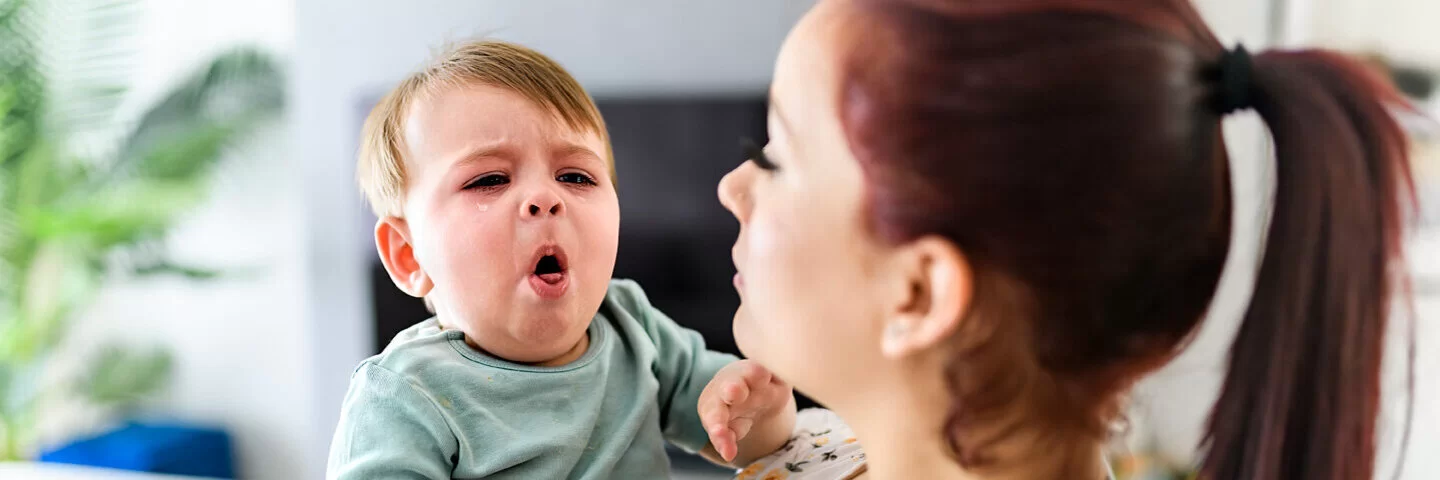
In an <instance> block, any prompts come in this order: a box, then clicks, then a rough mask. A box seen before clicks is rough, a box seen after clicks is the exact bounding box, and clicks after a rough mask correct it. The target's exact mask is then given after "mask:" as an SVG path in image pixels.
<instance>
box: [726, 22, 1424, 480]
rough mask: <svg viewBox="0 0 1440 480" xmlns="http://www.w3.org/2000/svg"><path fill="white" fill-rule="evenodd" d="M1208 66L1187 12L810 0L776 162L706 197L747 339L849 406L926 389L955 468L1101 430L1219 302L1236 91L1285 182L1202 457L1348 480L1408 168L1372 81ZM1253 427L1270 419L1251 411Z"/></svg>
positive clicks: (1303, 58) (1279, 66)
mask: <svg viewBox="0 0 1440 480" xmlns="http://www.w3.org/2000/svg"><path fill="white" fill-rule="evenodd" d="M1224 55H1225V51H1224V49H1223V48H1222V47H1221V45H1220V44H1219V43H1218V42H1217V41H1216V39H1215V38H1214V37H1213V35H1212V34H1210V33H1209V31H1208V30H1207V29H1206V28H1205V26H1204V25H1203V23H1202V22H1201V21H1200V19H1199V16H1198V15H1197V14H1196V12H1195V10H1194V9H1193V8H1192V7H1191V6H1190V5H1189V4H1188V3H1187V2H1184V1H1178V0H1176V1H1171V0H1149V1H1139V0H1136V1H1114V0H1093V1H1082V0H1068V1H1065V0H1050V1H1042V0H1029V1H1016V2H976V1H938V0H931V1H925V0H828V1H822V2H821V3H820V4H819V5H818V6H817V7H816V9H815V10H814V11H813V12H812V13H811V14H810V15H809V16H807V17H806V18H805V19H804V20H802V22H801V23H800V25H798V26H797V27H796V28H795V30H794V32H792V34H791V37H790V38H789V39H788V40H787V42H786V45H785V47H784V48H783V49H782V52H781V55H780V58H779V60H778V61H777V64H776V72H775V81H774V85H773V90H772V95H773V97H774V99H773V101H772V110H771V116H770V119H771V121H770V131H771V138H772V142H771V144H770V145H769V147H768V148H767V149H766V151H765V152H766V155H767V156H768V157H770V159H771V162H773V163H775V164H776V165H777V166H778V168H777V169H765V168H762V165H761V164H762V163H764V162H763V161H757V162H751V163H747V164H746V165H744V166H742V167H741V168H739V169H737V170H736V171H735V172H734V173H732V174H731V175H730V176H729V177H727V179H726V180H725V182H724V183H722V185H721V192H720V193H721V197H722V200H723V201H724V202H725V203H726V205H727V206H728V207H729V208H731V210H733V211H734V212H735V213H736V216H737V217H738V218H739V219H740V220H741V223H742V233H741V238H740V240H739V241H738V242H737V245H736V252H735V253H736V263H737V267H738V268H739V270H740V272H741V274H742V278H743V282H744V285H743V287H742V288H741V290H742V297H743V306H742V308H741V311H740V312H739V313H738V314H737V318H736V327H735V329H736V337H737V341H738V342H739V344H740V346H741V348H742V349H743V350H744V351H745V352H746V353H747V354H748V355H750V356H752V357H754V358H756V359H759V360H760V361H762V362H764V363H766V364H767V365H769V366H771V368H773V369H775V370H776V371H777V372H778V373H779V374H780V375H781V376H784V377H787V378H788V379H789V380H791V381H792V382H793V383H794V384H795V385H796V386H797V387H799V388H800V389H801V390H802V391H805V392H807V393H810V394H812V395H814V396H816V397H817V398H818V399H819V400H820V401H822V402H825V403H829V404H831V405H832V406H835V407H837V408H839V409H841V410H844V409H845V408H846V407H847V406H848V405H845V404H847V403H849V404H855V405H863V404H867V403H870V404H873V402H875V401H878V400H877V399H882V398H883V397H884V395H885V394H886V392H888V391H889V390H888V389H887V387H894V386H895V385H893V384H888V385H887V384H886V382H893V381H896V380H895V379H900V380H899V381H905V382H912V383H913V382H921V383H923V382H925V381H926V379H925V378H918V379H917V378H912V376H913V375H931V376H934V377H935V378H934V380H935V381H936V382H940V383H941V384H942V385H944V390H945V392H946V395H947V396H948V397H949V398H946V399H944V402H942V403H943V404H944V405H946V410H947V411H945V412H942V413H943V415H942V416H941V417H942V418H944V422H943V423H944V425H943V427H940V426H937V431H943V435H944V436H946V437H947V439H948V441H950V442H951V444H952V447H953V449H954V451H955V452H954V453H956V454H957V456H958V459H959V460H960V462H961V463H962V464H964V465H967V466H972V467H975V466H981V465H985V464H987V463H995V462H999V461H1002V460H1003V459H1000V458H994V457H995V455H993V453H994V452H990V451H987V450H988V449H987V446H989V445H991V444H993V443H994V442H998V441H1001V440H1003V437H1004V436H1005V434H1006V432H1015V431H1021V430H1026V428H1013V427H1017V426H1018V424H1023V425H1024V426H1026V427H1030V428H1032V429H1041V430H1043V431H1044V432H1046V433H1047V435H1049V436H1050V438H1052V439H1057V441H1062V442H1064V441H1080V440H1084V439H1089V440H1092V441H1098V440H1099V439H1100V438H1101V437H1102V436H1103V435H1104V426H1105V425H1106V423H1107V422H1109V421H1111V420H1114V418H1115V417H1116V416H1117V415H1118V409H1119V404H1118V402H1119V398H1120V394H1121V393H1122V392H1123V391H1124V390H1125V389H1126V388H1128V386H1129V385H1130V384H1131V383H1132V382H1133V381H1135V380H1136V379H1137V378H1138V377H1139V375H1141V374H1143V373H1145V372H1147V371H1150V370H1153V369H1154V368H1156V367H1158V366H1160V365H1162V364H1163V363H1164V362H1166V361H1167V360H1168V359H1169V358H1171V357H1172V356H1173V355H1174V354H1175V353H1176V352H1177V350H1178V349H1179V348H1181V347H1182V346H1183V343H1184V341H1185V339H1186V338H1188V336H1189V335H1190V334H1191V333H1192V332H1193V331H1194V330H1195V328H1196V327H1197V325H1198V324H1199V322H1200V320H1201V318H1202V317H1203V316H1204V313H1205V311H1206V308H1207V307H1208V305H1209V302H1210V299H1211V297H1212V296H1213V294H1214V291H1215V287H1216V285H1217V283H1218V281H1219V277H1220V272H1221V268H1222V266H1223V264H1224V263H1225V257H1226V254H1227V252H1228V245H1229V239H1230V223H1231V200H1230V187H1229V168H1228V165H1227V159H1226V155H1225V150H1224V144H1223V139H1222V138H1221V135H1220V128H1219V126H1220V120H1221V117H1222V116H1223V115H1224V114H1225V113H1226V111H1227V110H1228V108H1226V107H1225V106H1224V105H1222V103H1223V101H1224V100H1226V99H1227V98H1228V99H1230V100H1233V99H1234V97H1236V96H1237V95H1238V96H1241V97H1245V96H1247V95H1248V96H1249V100H1250V101H1249V102H1248V105H1244V106H1253V107H1254V108H1256V109H1257V110H1258V111H1259V113H1260V114H1261V115H1262V117H1264V118H1265V119H1266V121H1267V123H1268V124H1269V125H1270V128H1271V130H1272V133H1273V134H1274V135H1275V140H1276V143H1277V153H1278V157H1279V158H1278V172H1279V174H1278V180H1279V186H1278V190H1277V193H1276V205H1275V220H1274V221H1273V226H1272V229H1271V232H1270V233H1269V236H1268V239H1269V240H1268V241H1269V246H1268V247H1267V251H1268V252H1270V253H1269V254H1267V255H1266V259H1265V264H1264V265H1263V266H1262V270H1261V273H1260V279H1259V281H1258V286H1257V291H1256V293H1255V295H1256V297H1255V300H1254V302H1252V303H1253V304H1252V307H1251V311H1250V312H1249V313H1248V314H1247V319H1246V321H1245V327H1244V328H1242V332H1241V334H1240V336H1239V338H1237V341H1236V345H1235V350H1234V352H1233V358H1232V361H1233V362H1236V363H1245V365H1243V366H1244V367H1245V368H1244V369H1235V368H1232V370H1235V371H1237V373H1232V374H1231V375H1230V376H1229V377H1228V378H1227V383H1226V386H1225V391H1224V393H1223V395H1222V399H1221V401H1220V403H1219V404H1217V411H1216V415H1215V417H1214V418H1213V419H1212V421H1211V431H1210V438H1209V441H1210V442H1211V447H1212V453H1211V454H1210V455H1209V457H1208V459H1207V464H1206V468H1207V470H1208V471H1209V472H1210V473H1211V474H1212V475H1215V476H1217V477H1223V478H1259V477H1264V478H1273V477H1276V476H1280V477H1285V478H1330V477H1321V476H1304V477H1299V476H1298V475H1318V472H1334V474H1335V475H1337V476H1336V477H1335V478H1358V477H1354V476H1352V475H1350V474H1352V473H1354V472H1359V471H1366V472H1368V468H1369V465H1370V461H1371V460H1370V457H1369V455H1368V454H1361V455H1358V456H1357V455H1355V454H1353V453H1347V454H1346V455H1339V454H1338V452H1355V451H1363V452H1370V451H1371V450H1372V448H1371V444H1370V440H1369V437H1368V435H1369V432H1371V431H1372V430H1373V417H1374V413H1375V405H1374V401H1373V397H1374V392H1378V383H1377V380H1376V379H1377V378H1378V372H1377V370H1378V365H1379V363H1378V356H1377V355H1378V352H1379V348H1380V347H1379V345H1380V343H1379V339H1380V336H1381V334H1382V332H1383V330H1384V328H1383V325H1384V314H1385V303H1386V302H1385V299H1386V297H1387V296H1388V293H1389V292H1390V290H1391V288H1390V286H1389V285H1390V277H1389V276H1388V270H1387V268H1388V266H1389V263H1388V262H1389V261H1390V260H1392V259H1393V258H1394V257H1395V256H1396V255H1397V254H1398V246H1397V245H1396V244H1397V239H1398V231H1399V227H1400V219H1399V210H1400V209H1399V206H1398V200H1397V198H1398V197H1399V196H1400V194H1399V191H1400V190H1401V187H1400V186H1401V185H1402V184H1403V181H1402V179H1403V178H1404V177H1405V173H1404V164H1403V147H1402V142H1403V138H1402V137H1401V135H1400V134H1399V131H1398V129H1397V128H1396V127H1395V125H1394V123H1393V121H1391V120H1390V119H1389V117H1388V116H1387V115H1386V113H1385V111H1384V107H1383V106H1382V105H1381V104H1380V100H1382V99H1384V96H1385V95H1384V94H1388V90H1385V89H1382V88H1380V87H1379V86H1378V84H1376V83H1371V82H1370V79H1369V78H1368V77H1365V76H1364V75H1363V74H1362V73H1361V71H1360V70H1359V69H1357V68H1355V67H1354V66H1353V65H1351V64H1349V63H1348V62H1345V61H1343V60H1342V59H1339V58H1338V57H1335V56H1333V55H1327V54H1322V53H1315V52H1301V53H1266V54H1262V55H1260V56H1258V57H1257V58H1255V59H1254V62H1253V66H1254V71H1253V75H1250V76H1249V79H1248V80H1249V81H1246V82H1244V83H1243V84H1242V85H1240V86H1238V87H1237V86H1235V85H1234V84H1233V83H1231V84H1230V86H1229V87H1228V88H1229V90H1226V88H1227V86H1226V82H1225V81H1222V80H1226V79H1222V76H1223V74H1224V73H1225V72H1222V68H1221V67H1222V64H1223V63H1224V62H1221V60H1222V57H1223V56H1224ZM1247 61H1248V60H1247V59H1245V58H1236V59H1234V61H1233V62H1230V63H1231V64H1233V65H1232V66H1238V68H1242V69H1243V67H1245V66H1247V65H1249V63H1246V62H1247ZM1234 72H1235V70H1234V69H1232V70H1231V72H1230V73H1234ZM1245 73H1246V72H1241V75H1242V76H1243V75H1244V74H1245ZM1234 78H1236V77H1235V76H1234V75H1231V76H1230V77H1228V79H1234ZM1227 94H1228V95H1229V96H1228V97H1226V95H1227ZM1342 332H1345V333H1344V334H1342ZM1282 333H1284V335H1282ZM1289 346H1293V349H1292V350H1289V351H1284V350H1280V349H1286V348H1289ZM1357 352H1358V353H1357ZM1342 354H1343V355H1342ZM1372 360H1373V361H1372ZM1319 369H1324V370H1325V371H1328V372H1332V374H1327V375H1325V378H1324V379H1317V378H1306V377H1305V375H1304V374H1306V373H1313V371H1316V370H1319ZM930 370H933V371H930ZM1306 370H1310V371H1308V372H1307V371H1306ZM1331 377H1335V378H1333V379H1332V378H1331ZM1338 377H1345V378H1344V380H1343V381H1345V382H1349V384H1350V385H1351V387H1350V388H1352V389H1353V391H1354V392H1360V393H1358V394H1355V393H1352V394H1346V393H1344V392H1342V391H1341V389H1342V388H1343V385H1338V384H1334V382H1339V381H1341V380H1339V379H1338ZM1357 385H1358V386H1357ZM1266 409H1268V411H1267V413H1268V414H1271V415H1272V418H1273V419H1274V420H1275V421H1276V422H1277V423H1274V424H1272V425H1260V426H1258V427H1253V428H1252V426H1251V424H1248V423H1246V419H1245V418H1243V415H1242V412H1245V411H1261V410H1266ZM1232 417H1235V418H1232ZM1007 423H1010V424H1017V425H1002V424H1007ZM1312 431H1313V432H1317V433H1318V432H1327V433H1334V434H1337V435H1340V436H1341V437H1343V438H1339V439H1337V438H1330V437H1326V439H1325V440H1324V441H1321V442H1314V444H1309V443H1305V442H1310V439H1309V438H1307V434H1308V433H1310V432H1312ZM1362 433H1363V434H1364V435H1361V434H1362ZM1244 442H1250V443H1248V444H1247V443H1244ZM1332 453H1333V454H1334V455H1331V454H1332ZM1346 456H1348V457H1349V458H1348V459H1337V458H1339V457H1346ZM1357 457H1363V458H1357ZM1247 469H1248V470H1247Z"/></svg>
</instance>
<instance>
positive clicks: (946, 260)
mask: <svg viewBox="0 0 1440 480" xmlns="http://www.w3.org/2000/svg"><path fill="white" fill-rule="evenodd" d="M895 261H896V262H897V263H896V265H895V266H896V268H898V269H899V273H900V274H901V278H903V279H904V280H905V282H906V284H907V285H906V288H907V290H906V291H905V292H901V295H900V297H899V298H900V301H897V302H895V303H894V304H893V307H892V308H890V312H889V314H888V315H886V318H885V325H884V329H883V331H884V333H883V334H882V335H881V341H880V351H881V353H882V354H884V355H885V356H886V357H888V358H901V357H906V356H909V355H913V354H915V353H918V352H922V351H926V350H929V349H930V348H932V347H934V346H936V345H937V344H940V343H941V342H943V341H945V340H946V339H948V338H950V336H951V335H952V334H954V333H955V331H956V330H957V329H958V328H959V326H960V323H961V322H963V321H964V320H965V314H966V312H968V311H969V310H970V305H971V301H972V295H973V294H974V291H975V290H974V274H973V273H972V271H971V269H970V263H969V262H968V261H966V259H965V256H964V255H962V254H961V253H960V249H959V248H958V247H956V246H955V244H954V243H953V242H951V241H949V240H947V239H944V238H940V237H938V236H926V237H922V238H920V239H918V240H915V241H913V242H910V243H909V244H906V245H904V246H901V247H899V250H898V251H897V252H896V257H895Z"/></svg>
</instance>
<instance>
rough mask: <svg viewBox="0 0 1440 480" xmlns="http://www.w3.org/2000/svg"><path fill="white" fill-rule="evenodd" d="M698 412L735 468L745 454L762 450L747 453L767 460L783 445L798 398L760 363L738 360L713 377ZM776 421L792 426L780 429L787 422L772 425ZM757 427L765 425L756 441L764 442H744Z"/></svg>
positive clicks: (717, 447) (717, 448)
mask: <svg viewBox="0 0 1440 480" xmlns="http://www.w3.org/2000/svg"><path fill="white" fill-rule="evenodd" d="M699 411H700V422H701V424H703V425H704V426H705V431H706V432H707V433H709V434H710V444H711V445H712V446H714V447H715V452H716V453H718V454H719V455H720V457H721V458H723V459H724V460H725V461H726V462H732V461H734V460H735V457H736V456H737V455H738V454H740V453H742V452H741V450H747V451H749V450H760V451H758V452H754V451H751V452H744V453H749V454H750V455H746V456H754V455H757V454H758V455H759V456H763V455H768V454H769V453H770V452H771V451H773V450H774V449H776V448H779V446H780V445H781V444H783V443H784V442H785V440H786V439H787V438H788V436H789V434H790V430H791V428H792V426H793V423H794V419H795V393H794V390H793V389H791V388H790V384H788V383H785V382H784V381H783V380H780V378H779V377H776V376H774V375H772V374H771V373H770V370H767V369H766V368H765V367H763V366H760V364H759V363H757V362H755V361H753V360H740V361H738V362H735V363H732V364H730V365H727V366H725V368H722V369H720V371H719V372H717V373H715V378H713V379H711V380H710V384H709V385H706V386H705V390H704V391H702V392H700V404H699ZM777 419H780V420H788V424H786V425H779V424H777V423H785V422H776V421H773V420H777ZM757 423H759V424H762V425H763V427H762V429H761V430H762V431H763V432H757V437H763V438H752V440H753V441H751V442H742V440H745V438H746V437H747V436H749V435H750V430H751V427H754V426H755V425H756V424H757ZM767 423H768V424H767ZM772 430H774V431H773V432H772ZM770 437H775V438H770ZM747 444H751V445H747ZM760 444H764V445H760ZM770 444H774V445H770ZM752 445H753V448H744V447H749V446H752Z"/></svg>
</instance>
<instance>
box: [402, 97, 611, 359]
mask: <svg viewBox="0 0 1440 480" xmlns="http://www.w3.org/2000/svg"><path fill="white" fill-rule="evenodd" d="M404 138H405V142H406V145H405V148H406V149H407V151H408V152H409V155H408V157H407V161H406V164H405V167H406V169H407V171H406V173H407V176H408V178H409V183H408V184H407V185H406V197H405V217H406V218H405V220H404V224H405V228H406V229H407V230H408V231H409V235H410V238H409V243H410V245H411V246H412V248H413V251H414V258H415V261H416V262H417V263H418V266H419V269H420V271H421V272H423V275H425V276H427V277H428V280H429V282H428V283H430V284H433V288H432V289H431V290H429V292H428V298H430V299H431V301H432V302H433V303H434V305H435V308H436V313H437V314H438V315H439V316H440V319H441V320H442V322H444V323H445V325H446V326H447V327H448V328H458V329H461V330H462V331H464V332H465V334H466V336H467V337H468V338H469V339H470V341H471V342H472V343H474V344H476V345H477V346H479V347H480V348H482V349H484V350H485V351H487V352H489V353H491V354H493V355H496V356H499V357H501V358H505V359H507V360H510V361H515V362H523V363H538V362H545V361H549V360H552V359H555V358H557V357H559V356H561V355H564V354H566V353H567V352H568V351H570V350H571V349H572V348H574V347H575V346H576V344H577V342H579V341H580V339H581V338H582V337H583V336H584V335H585V329H586V328H587V327H588V326H589V323H590V319H591V318H592V317H593V316H594V314H595V312H596V310H598V309H599V308H600V302H601V301H602V300H603V299H604V296H605V291H606V288H607V287H608V285H609V280H610V277H611V274H612V273H613V271H614V268H615V248H616V243H617V242H618V238H619V228H620V207H619V202H618V200H617V199H616V195H615V188H614V185H613V183H612V181H611V179H610V173H609V166H608V164H607V163H606V159H605V152H606V148H605V144H604V141H603V140H602V139H601V137H600V136H599V135H596V134H594V133H588V132H578V131H575V130H573V129H571V128H569V127H568V126H566V125H565V123H564V122H563V121H561V120H560V118H559V117H558V116H556V115H552V114H551V113H550V112H548V111H546V110H543V109H542V108H541V107H539V106H537V105H534V104H533V103H532V102H530V101H528V100H526V99H525V98H524V97H521V96H520V95H518V94H516V93H512V92H510V91H507V90H503V89H500V88H495V87H490V86H464V87H454V88H447V89H443V90H440V91H437V92H436V93H435V94H433V95H429V96H428V97H421V98H419V99H417V101H416V103H415V104H414V105H413V106H412V108H411V110H410V112H409V113H408V118H407V123H406V130H405V132H404ZM382 254H383V252H382Z"/></svg>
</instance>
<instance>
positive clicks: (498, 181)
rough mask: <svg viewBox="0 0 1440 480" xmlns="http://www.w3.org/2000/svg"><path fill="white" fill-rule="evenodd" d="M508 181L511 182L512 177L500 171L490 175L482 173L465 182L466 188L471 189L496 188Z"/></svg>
mask: <svg viewBox="0 0 1440 480" xmlns="http://www.w3.org/2000/svg"><path fill="white" fill-rule="evenodd" d="M507 183H510V177H507V176H505V175H503V174H499V173H492V174H488V175H481V176H480V177H479V178H476V179H474V180H471V181H470V183H467V184H465V187H464V189H465V190H471V189H476V188H495V187H498V186H501V185H504V184H507Z"/></svg>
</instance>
